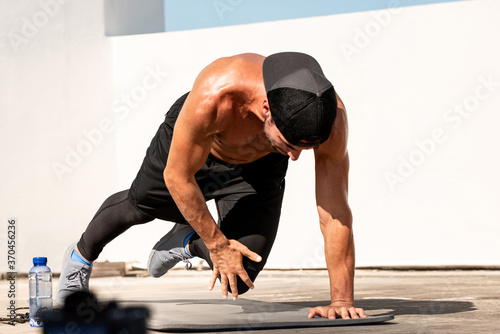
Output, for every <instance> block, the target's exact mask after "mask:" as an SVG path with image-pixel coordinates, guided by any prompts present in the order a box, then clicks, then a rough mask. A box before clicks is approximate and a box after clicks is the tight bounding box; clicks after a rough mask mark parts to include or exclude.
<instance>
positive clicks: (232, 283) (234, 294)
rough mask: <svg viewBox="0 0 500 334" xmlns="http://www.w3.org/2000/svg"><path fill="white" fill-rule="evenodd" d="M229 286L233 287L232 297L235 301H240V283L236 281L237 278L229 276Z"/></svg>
mask: <svg viewBox="0 0 500 334" xmlns="http://www.w3.org/2000/svg"><path fill="white" fill-rule="evenodd" d="M229 286H230V287H231V295H232V297H233V300H236V299H238V283H237V280H236V276H233V275H231V276H229Z"/></svg>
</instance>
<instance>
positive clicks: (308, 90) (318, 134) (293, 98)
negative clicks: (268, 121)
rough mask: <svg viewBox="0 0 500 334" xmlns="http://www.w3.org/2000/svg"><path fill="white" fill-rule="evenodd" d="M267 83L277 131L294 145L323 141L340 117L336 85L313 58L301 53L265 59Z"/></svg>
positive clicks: (265, 78)
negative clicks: (337, 117) (336, 118)
mask: <svg viewBox="0 0 500 334" xmlns="http://www.w3.org/2000/svg"><path fill="white" fill-rule="evenodd" d="M262 73H263V76H264V85H265V87H266V92H267V100H268V102H269V108H270V110H271V115H272V117H273V120H274V122H275V123H276V126H277V128H278V130H280V132H281V134H282V135H283V136H284V137H285V139H286V140H287V141H288V142H289V143H290V144H292V145H296V146H302V147H310V146H314V145H316V144H320V143H323V142H324V141H325V140H327V139H328V137H329V136H330V133H331V131H332V127H333V123H334V121H335V117H336V116H337V96H336V94H335V90H334V88H333V85H332V83H331V82H330V81H328V79H327V78H326V77H325V75H324V74H323V71H322V70H321V66H320V65H319V64H318V62H317V61H316V59H314V58H313V57H311V56H309V55H307V54H304V53H299V52H282V53H276V54H273V55H271V56H269V57H267V58H266V59H265V60H264V64H263V66H262Z"/></svg>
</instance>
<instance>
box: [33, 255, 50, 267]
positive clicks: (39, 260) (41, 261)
mask: <svg viewBox="0 0 500 334" xmlns="http://www.w3.org/2000/svg"><path fill="white" fill-rule="evenodd" d="M33 264H34V265H37V264H39V265H42V266H44V265H46V264H47V258H46V257H34V258H33Z"/></svg>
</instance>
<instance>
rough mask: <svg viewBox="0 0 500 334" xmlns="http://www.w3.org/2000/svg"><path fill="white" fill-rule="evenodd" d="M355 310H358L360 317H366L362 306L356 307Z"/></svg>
mask: <svg viewBox="0 0 500 334" xmlns="http://www.w3.org/2000/svg"><path fill="white" fill-rule="evenodd" d="M356 312H358V314H359V316H360V317H361V318H366V314H365V310H363V309H362V308H357V309H356Z"/></svg>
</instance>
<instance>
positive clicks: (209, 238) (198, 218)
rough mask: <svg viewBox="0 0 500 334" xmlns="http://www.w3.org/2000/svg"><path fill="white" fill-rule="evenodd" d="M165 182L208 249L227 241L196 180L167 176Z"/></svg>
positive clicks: (185, 217)
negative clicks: (179, 179) (183, 179)
mask: <svg viewBox="0 0 500 334" xmlns="http://www.w3.org/2000/svg"><path fill="white" fill-rule="evenodd" d="M165 183H166V184H167V187H168V189H169V191H170V194H171V195H172V198H173V199H174V201H175V203H176V205H177V207H178V208H179V210H180V212H181V213H182V215H183V216H184V219H186V220H187V221H188V222H189V224H190V225H191V226H192V227H193V228H194V229H195V231H196V233H197V234H198V235H199V236H200V238H201V239H202V240H203V241H204V242H205V245H206V246H207V248H208V249H209V250H212V249H217V248H218V247H220V246H221V245H222V244H225V243H227V239H226V237H225V236H224V234H223V233H222V231H221V230H220V229H219V227H218V226H217V224H216V223H215V221H214V219H213V217H212V215H211V214H210V211H209V210H208V207H207V204H206V202H205V198H204V197H203V194H202V192H201V190H200V188H199V186H198V184H196V182H194V181H185V182H180V181H178V180H175V179H172V178H169V179H167V178H166V179H165Z"/></svg>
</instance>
